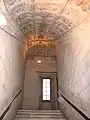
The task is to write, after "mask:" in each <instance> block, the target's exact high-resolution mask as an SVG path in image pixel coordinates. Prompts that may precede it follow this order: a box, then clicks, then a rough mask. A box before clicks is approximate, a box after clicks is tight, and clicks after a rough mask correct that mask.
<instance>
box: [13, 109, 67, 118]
mask: <svg viewBox="0 0 90 120" xmlns="http://www.w3.org/2000/svg"><path fill="white" fill-rule="evenodd" d="M32 119H33V120H52V119H53V120H65V118H64V116H63V115H62V113H61V112H60V110H18V112H17V114H16V117H15V119H14V120H32Z"/></svg>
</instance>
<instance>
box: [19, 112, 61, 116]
mask: <svg viewBox="0 0 90 120" xmlns="http://www.w3.org/2000/svg"><path fill="white" fill-rule="evenodd" d="M22 114H23V115H43V114H44V115H62V113H61V112H58V113H55V112H49V113H48V112H25V111H24V112H17V115H22Z"/></svg>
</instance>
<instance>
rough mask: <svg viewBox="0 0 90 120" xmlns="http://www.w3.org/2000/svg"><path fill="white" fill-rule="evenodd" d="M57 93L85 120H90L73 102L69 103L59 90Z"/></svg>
mask: <svg viewBox="0 0 90 120" xmlns="http://www.w3.org/2000/svg"><path fill="white" fill-rule="evenodd" d="M58 94H59V95H60V96H61V97H62V98H63V99H64V100H65V101H66V102H67V103H68V104H69V105H70V106H71V107H73V108H74V109H75V110H76V111H77V112H78V113H79V114H80V115H81V116H82V117H83V118H84V119H85V120H90V118H89V117H88V116H86V115H85V114H84V113H83V112H82V111H81V110H80V109H79V108H78V107H76V106H75V105H74V104H73V103H71V102H70V101H69V100H68V99H67V98H66V97H65V96H64V95H63V94H62V93H61V92H60V91H59V92H58Z"/></svg>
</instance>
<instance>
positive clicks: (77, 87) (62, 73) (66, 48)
mask: <svg viewBox="0 0 90 120" xmlns="http://www.w3.org/2000/svg"><path fill="white" fill-rule="evenodd" d="M57 64H58V81H59V83H58V84H59V90H60V91H61V92H62V93H63V94H64V95H65V96H66V97H67V98H68V99H69V100H70V101H71V102H72V103H73V104H74V105H76V106H77V107H78V108H79V109H80V110H81V111H82V112H84V113H85V114H86V115H87V116H89V117H90V19H89V18H87V19H86V20H85V21H83V23H82V24H80V25H79V26H78V27H76V28H73V29H72V30H71V31H70V32H69V33H68V32H67V33H66V34H64V35H63V36H61V38H60V41H57ZM60 109H62V111H63V112H64V113H65V115H66V116H67V117H68V118H69V120H72V119H73V120H76V119H77V120H83V118H82V117H80V115H79V114H78V113H77V112H76V111H75V110H74V109H73V108H71V107H70V105H68V104H67V103H66V102H65V101H64V100H62V99H61V100H60Z"/></svg>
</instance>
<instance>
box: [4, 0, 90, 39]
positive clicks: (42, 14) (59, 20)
mask: <svg viewBox="0 0 90 120" xmlns="http://www.w3.org/2000/svg"><path fill="white" fill-rule="evenodd" d="M3 1H4V5H5V8H6V10H7V12H8V15H9V16H11V18H12V20H13V21H14V23H15V25H16V26H18V27H19V28H20V30H21V32H22V33H23V34H24V35H25V36H27V37H28V38H30V37H31V36H32V35H33V36H34V37H35V36H36V35H41V34H42V35H46V36H50V37H52V38H53V39H55V40H56V39H59V38H60V36H61V35H62V34H63V33H65V32H66V31H69V30H70V29H71V28H73V27H74V26H76V25H78V24H79V23H80V22H82V21H83V20H84V19H85V17H86V16H87V14H86V12H84V11H87V10H89V8H90V7H89V3H90V1H89V0H3ZM86 3H87V4H86ZM84 5H86V7H85V6H84ZM82 6H84V7H82ZM81 8H82V9H83V10H84V11H83V10H82V9H81ZM85 8H86V9H85Z"/></svg>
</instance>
